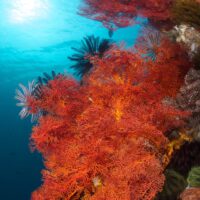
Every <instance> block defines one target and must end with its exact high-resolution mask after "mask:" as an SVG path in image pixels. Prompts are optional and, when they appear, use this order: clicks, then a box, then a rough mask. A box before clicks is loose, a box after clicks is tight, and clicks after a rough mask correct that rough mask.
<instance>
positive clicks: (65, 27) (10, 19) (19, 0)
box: [0, 0, 140, 200]
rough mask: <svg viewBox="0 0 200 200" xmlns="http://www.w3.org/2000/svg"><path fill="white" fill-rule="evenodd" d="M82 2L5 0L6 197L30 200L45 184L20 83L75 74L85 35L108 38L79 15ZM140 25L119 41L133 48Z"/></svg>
mask: <svg viewBox="0 0 200 200" xmlns="http://www.w3.org/2000/svg"><path fill="white" fill-rule="evenodd" d="M80 3H81V1H80V0H73V1H66V0H0V13H1V19H0V75H1V76H0V119H1V120H0V142H1V144H0V161H1V164H0V179H1V183H0V199H1V200H28V199H30V194H31V192H32V191H33V190H35V189H36V188H37V187H38V186H39V185H40V184H41V175H40V171H41V169H42V167H43V165H42V157H41V156H40V154H39V153H37V152H35V153H31V152H30V149H29V137H30V134H31V128H32V124H31V123H30V120H29V119H26V120H20V119H19V117H18V112H19V108H17V107H16V106H15V104H16V102H15V100H14V95H15V89H16V88H17V86H18V83H23V84H25V85H26V84H27V81H28V80H32V79H34V78H37V76H39V75H41V74H42V73H43V72H50V71H51V70H55V71H56V72H64V73H66V74H72V73H73V71H72V70H71V69H70V68H69V66H70V65H71V64H72V63H70V61H69V60H68V59H67V57H68V56H70V55H71V54H72V53H73V52H72V51H71V47H72V46H76V47H77V46H78V45H79V41H80V40H81V39H82V38H83V37H84V36H85V35H91V34H94V35H95V36H101V37H103V38H108V31H107V30H106V29H105V28H104V27H103V26H102V25H101V23H99V22H96V21H92V20H89V19H86V18H84V17H81V16H79V15H77V11H78V6H79V5H80ZM139 31H140V27H139V26H138V25H136V26H133V27H129V28H125V29H120V30H118V31H116V32H115V33H114V36H113V40H114V41H116V42H118V43H119V42H121V41H124V42H125V44H126V45H132V44H133V43H134V41H135V39H136V37H137V35H138V32H139Z"/></svg>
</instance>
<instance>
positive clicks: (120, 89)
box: [31, 41, 188, 200]
mask: <svg viewBox="0 0 200 200" xmlns="http://www.w3.org/2000/svg"><path fill="white" fill-rule="evenodd" d="M176 50H177V47H176V46H175V45H173V44H168V45H166V41H163V42H162V43H161V45H160V47H159V48H158V49H157V50H156V58H157V59H156V61H155V62H153V61H152V60H149V59H145V58H144V57H143V56H141V55H140V54H139V53H136V52H135V51H125V50H122V49H118V48H114V49H112V50H110V51H109V52H107V53H106V55H105V56H104V57H103V58H102V59H99V58H97V57H93V58H91V62H92V63H93V64H94V67H93V70H92V71H91V72H90V74H88V75H87V76H85V77H84V80H83V84H82V85H79V84H78V83H77V82H76V81H74V80H72V79H68V78H65V77H60V78H57V79H55V80H52V81H50V83H49V85H48V87H47V86H44V87H43V88H42V97H41V98H40V99H35V100H32V101H31V106H32V107H33V108H34V110H37V109H41V110H43V112H44V113H45V114H44V115H43V116H41V118H40V120H39V124H38V125H37V126H36V127H34V129H33V134H32V136H31V139H32V144H33V145H34V147H35V148H36V149H38V150H39V151H40V152H41V153H42V155H43V157H44V160H45V167H46V169H45V170H43V172H42V174H43V181H44V183H43V185H42V186H41V187H40V188H39V189H37V190H36V191H35V192H33V194H32V199H33V200H56V199H65V200H75V199H77V200H78V199H90V200H92V199H95V200H118V199H123V200H133V199H134V200H139V199H143V200H151V199H153V198H154V197H155V195H156V193H157V192H158V191H160V190H161V189H162V186H163V183H164V176H163V174H162V172H163V170H164V164H163V163H162V158H163V156H164V154H165V151H166V147H167V144H168V140H167V138H166V136H165V132H166V131H168V130H170V129H172V128H176V127H179V126H180V125H181V124H182V123H183V121H182V118H183V117H185V115H186V114H185V113H184V112H181V111H179V110H176V109H175V108H172V107H170V106H168V105H165V104H164V103H163V99H164V98H165V97H166V96H170V97H173V96H175V94H176V92H177V91H178V90H179V87H180V84H181V83H182V81H183V76H184V73H185V71H186V70H185V68H186V66H185V65H187V64H188V63H187V62H185V59H184V58H182V57H181V51H179V52H177V51H176ZM138 52H139V51H138Z"/></svg>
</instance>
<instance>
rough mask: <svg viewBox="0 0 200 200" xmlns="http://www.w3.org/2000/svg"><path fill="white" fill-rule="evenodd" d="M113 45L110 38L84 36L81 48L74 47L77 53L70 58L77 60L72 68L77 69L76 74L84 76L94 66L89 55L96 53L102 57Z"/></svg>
mask: <svg viewBox="0 0 200 200" xmlns="http://www.w3.org/2000/svg"><path fill="white" fill-rule="evenodd" d="M111 46H112V43H111V41H110V40H108V39H100V38H99V37H94V36H93V35H92V36H87V37H84V39H83V40H82V41H81V46H80V48H74V47H72V49H73V50H74V51H75V52H76V53H75V54H73V55H72V56H70V57H68V58H69V59H70V60H71V61H74V62H76V64H74V65H72V66H71V68H73V69H74V70H75V73H76V75H78V76H81V77H82V76H83V75H85V74H86V73H87V72H89V71H90V70H91V68H92V66H93V65H92V63H91V62H90V59H89V57H90V56H96V55H97V56H99V57H102V56H103V55H104V53H105V52H106V51H107V50H108V49H110V48H111Z"/></svg>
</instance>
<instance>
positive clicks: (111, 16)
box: [80, 0, 173, 29]
mask: <svg viewBox="0 0 200 200" xmlns="http://www.w3.org/2000/svg"><path fill="white" fill-rule="evenodd" d="M172 1H173V0H165V1H163V0H140V1H138V0H109V1H107V0H84V5H83V6H82V7H81V9H80V14H81V15H83V16H86V17H88V18H91V19H94V20H97V21H100V22H102V23H103V25H104V26H105V27H107V28H108V29H115V28H117V27H126V26H129V25H131V24H134V23H135V22H136V17H137V16H138V15H139V16H143V17H148V18H149V19H150V20H152V21H167V20H169V18H170V7H171V4H172Z"/></svg>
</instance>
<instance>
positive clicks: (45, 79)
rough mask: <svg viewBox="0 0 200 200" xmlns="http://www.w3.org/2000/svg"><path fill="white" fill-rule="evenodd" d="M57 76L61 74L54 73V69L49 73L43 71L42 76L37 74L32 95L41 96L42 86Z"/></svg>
mask: <svg viewBox="0 0 200 200" xmlns="http://www.w3.org/2000/svg"><path fill="white" fill-rule="evenodd" d="M58 76H61V74H60V73H58V74H56V72H55V71H52V72H51V74H50V75H49V74H48V73H46V72H44V73H43V77H41V76H39V77H38V78H37V82H36V87H35V89H34V91H33V93H34V96H35V97H36V98H38V99H39V98H41V96H42V91H41V88H42V86H45V85H48V83H49V81H51V80H54V79H56V78H57V77H58Z"/></svg>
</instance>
